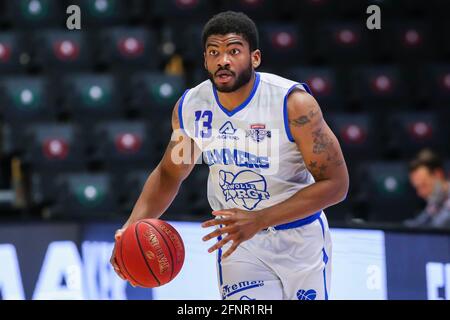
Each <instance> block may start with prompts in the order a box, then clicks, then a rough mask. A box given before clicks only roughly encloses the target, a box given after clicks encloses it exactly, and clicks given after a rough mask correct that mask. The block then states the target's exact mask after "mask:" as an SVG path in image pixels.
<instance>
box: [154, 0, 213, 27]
mask: <svg viewBox="0 0 450 320" xmlns="http://www.w3.org/2000/svg"><path fill="white" fill-rule="evenodd" d="M212 13H213V2H212V1H208V0H153V1H152V2H151V3H150V6H149V12H148V17H149V18H150V19H162V20H170V21H173V20H179V19H186V20H189V21H192V20H195V21H199V22H201V23H206V22H207V20H208V19H210V18H211V16H212Z"/></svg>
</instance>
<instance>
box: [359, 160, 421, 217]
mask: <svg viewBox="0 0 450 320" xmlns="http://www.w3.org/2000/svg"><path fill="white" fill-rule="evenodd" d="M363 168H364V169H363V174H362V176H361V177H362V180H361V183H360V186H361V190H362V191H363V192H364V200H365V205H366V208H367V210H368V219H369V220H370V221H373V222H400V221H403V220H404V219H407V218H411V217H413V216H414V215H415V214H416V213H417V210H418V209H419V208H418V204H419V201H418V199H417V198H416V196H415V193H414V190H413V188H412V187H411V185H410V183H409V178H408V169H407V163H406V162H405V163H404V162H371V163H368V164H367V165H366V166H364V167H363Z"/></svg>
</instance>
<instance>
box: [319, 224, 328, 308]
mask: <svg viewBox="0 0 450 320" xmlns="http://www.w3.org/2000/svg"><path fill="white" fill-rule="evenodd" d="M319 222H320V226H321V227H322V235H323V241H324V247H323V248H322V253H323V262H324V264H325V265H324V267H323V286H324V289H325V300H328V292H327V274H326V267H327V262H328V255H327V253H326V251H325V226H324V224H323V221H322V218H321V217H319Z"/></svg>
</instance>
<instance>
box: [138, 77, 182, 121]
mask: <svg viewBox="0 0 450 320" xmlns="http://www.w3.org/2000/svg"><path fill="white" fill-rule="evenodd" d="M185 90H186V88H185V83H184V79H183V78H182V77H181V76H175V75H167V74H163V73H156V72H155V73H136V74H134V75H133V76H132V78H131V89H130V92H131V97H132V100H131V101H130V104H131V106H132V107H133V108H135V109H137V110H139V111H140V112H141V113H142V114H144V115H145V116H152V117H155V118H154V119H157V121H155V122H159V121H165V122H169V121H170V119H171V118H170V117H171V114H172V110H173V108H174V106H175V103H176V102H177V100H178V99H179V98H180V97H181V96H182V95H183V92H184V91H185ZM155 124H156V123H155Z"/></svg>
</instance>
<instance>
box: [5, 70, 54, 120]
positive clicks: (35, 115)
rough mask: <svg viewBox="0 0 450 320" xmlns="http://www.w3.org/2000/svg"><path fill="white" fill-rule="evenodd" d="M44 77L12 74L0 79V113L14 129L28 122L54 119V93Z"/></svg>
mask: <svg viewBox="0 0 450 320" xmlns="http://www.w3.org/2000/svg"><path fill="white" fill-rule="evenodd" d="M50 88H51V87H50V84H49V83H48V81H47V79H46V78H44V77H25V76H14V77H4V78H2V79H0V114H2V115H3V119H4V121H6V122H7V123H9V124H11V125H14V126H15V127H16V129H19V128H17V127H20V128H21V129H24V127H26V126H27V124H29V123H30V122H38V121H43V120H49V121H50V120H55V119H56V112H55V108H54V101H55V96H56V95H55V94H50V91H51V89H50Z"/></svg>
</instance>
